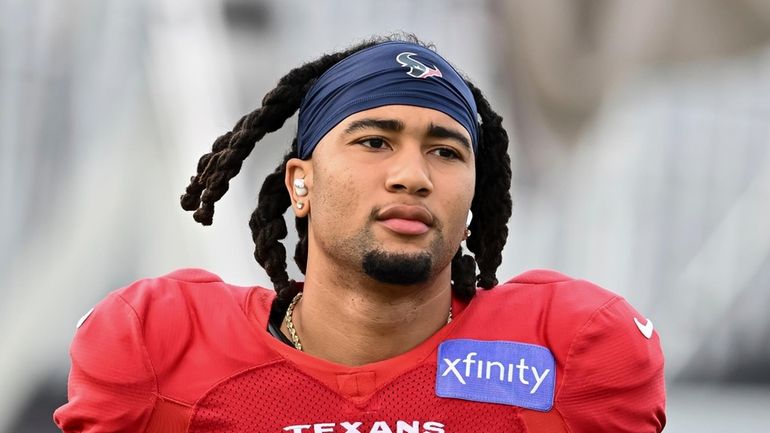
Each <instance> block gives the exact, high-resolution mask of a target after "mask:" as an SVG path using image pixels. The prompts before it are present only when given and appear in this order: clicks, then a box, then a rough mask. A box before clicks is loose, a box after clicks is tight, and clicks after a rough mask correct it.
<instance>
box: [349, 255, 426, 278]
mask: <svg viewBox="0 0 770 433" xmlns="http://www.w3.org/2000/svg"><path fill="white" fill-rule="evenodd" d="M362 266H363V270H364V273H366V275H368V276H370V277H372V278H373V279H374V280H376V281H379V282H381V283H385V284H396V285H401V286H409V285H412V284H418V283H424V282H426V281H428V278H430V273H431V269H432V267H433V259H432V257H431V255H430V254H429V253H427V252H422V253H417V254H403V253H402V254H399V253H387V252H384V251H382V250H374V251H369V252H367V253H366V254H364V260H363V262H362Z"/></svg>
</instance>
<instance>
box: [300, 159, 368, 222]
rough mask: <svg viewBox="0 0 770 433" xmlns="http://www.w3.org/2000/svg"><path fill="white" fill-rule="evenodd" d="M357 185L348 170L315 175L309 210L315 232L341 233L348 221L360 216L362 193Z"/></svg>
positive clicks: (358, 183)
mask: <svg viewBox="0 0 770 433" xmlns="http://www.w3.org/2000/svg"><path fill="white" fill-rule="evenodd" d="M319 174H320V176H318V175H319ZM359 185H360V182H356V179H355V177H354V176H353V174H352V173H350V172H349V171H337V172H335V173H334V175H329V173H325V172H323V171H322V172H321V173H317V175H316V177H315V178H314V197H313V199H314V200H313V204H312V207H311V210H310V213H311V219H312V220H313V223H314V225H315V228H316V230H324V231H325V230H332V231H335V232H341V231H344V229H345V228H346V227H349V226H350V225H351V224H349V222H352V221H351V220H352V218H353V217H355V216H356V215H357V214H358V213H360V210H359V207H361V199H362V197H363V194H362V193H361V191H360V190H359V188H358V187H359Z"/></svg>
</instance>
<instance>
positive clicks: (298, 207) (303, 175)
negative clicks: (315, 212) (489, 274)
mask: <svg viewBox="0 0 770 433" xmlns="http://www.w3.org/2000/svg"><path fill="white" fill-rule="evenodd" d="M298 179H302V180H303V181H304V183H305V188H304V191H303V190H302V189H301V188H297V187H296V186H295V184H294V182H295V181H296V180H298ZM284 183H285V184H286V190H287V191H289V196H290V197H291V207H292V209H294V215H296V216H297V218H304V217H306V216H307V215H308V214H309V213H310V197H311V195H312V194H311V191H312V188H311V187H312V185H313V164H312V163H311V162H310V161H303V160H301V159H297V158H292V159H290V160H288V161H287V162H286V177H285V178H284Z"/></svg>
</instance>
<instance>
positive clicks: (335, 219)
mask: <svg viewBox="0 0 770 433" xmlns="http://www.w3.org/2000/svg"><path fill="white" fill-rule="evenodd" d="M470 143H471V139H470V135H469V133H468V132H467V131H466V130H465V128H463V127H462V125H460V124H459V123H458V122H457V121H455V120H454V119H452V118H451V117H449V116H448V115H446V114H444V113H442V112H440V111H436V110H432V109H428V108H421V107H413V106H403V105H391V106H385V107H378V108H374V109H370V110H366V111H362V112H359V113H356V114H353V115H351V116H349V117H348V118H346V119H345V120H343V121H342V122H340V123H339V124H338V125H337V126H336V127H334V128H333V129H332V130H331V131H329V133H327V134H326V135H325V136H324V138H323V139H322V140H321V142H320V143H319V144H318V146H317V147H316V149H315V150H314V152H313V156H312V159H311V160H309V161H299V160H292V161H291V162H290V163H289V165H288V166H287V179H286V181H287V187H289V188H290V191H292V192H293V189H292V186H291V184H292V183H293V180H294V179H297V178H304V179H305V184H306V186H307V189H308V191H309V194H308V196H306V197H303V198H300V197H297V196H296V194H295V195H293V198H294V199H295V200H303V199H304V201H306V203H307V205H306V206H303V209H301V210H298V209H297V207H296V206H295V208H294V209H295V212H297V214H298V215H299V216H308V217H309V227H308V236H309V239H308V241H309V260H311V261H312V260H318V259H321V260H329V261H331V262H335V263H336V264H337V265H338V266H341V267H343V268H348V269H353V270H359V271H363V272H365V273H366V274H368V275H369V276H370V277H372V278H374V279H375V280H378V281H381V282H384V283H390V284H402V285H408V284H415V283H419V282H423V281H425V280H427V279H428V278H431V277H432V276H435V275H436V274H437V273H439V272H441V271H447V270H448V266H449V264H450V263H451V259H452V257H453V256H454V254H455V252H456V251H457V248H458V246H459V244H460V242H461V241H462V239H463V236H464V233H465V223H466V218H467V215H468V209H469V208H470V205H471V200H472V199H473V191H474V185H475V160H474V155H473V151H472V149H471V147H470ZM295 203H296V201H295Z"/></svg>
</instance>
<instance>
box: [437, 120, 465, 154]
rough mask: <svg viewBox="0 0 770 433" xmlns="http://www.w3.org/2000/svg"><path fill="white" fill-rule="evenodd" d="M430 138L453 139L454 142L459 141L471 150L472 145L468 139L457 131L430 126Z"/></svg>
mask: <svg viewBox="0 0 770 433" xmlns="http://www.w3.org/2000/svg"><path fill="white" fill-rule="evenodd" d="M428 137H433V138H451V139H453V140H456V141H458V142H459V143H460V144H462V145H463V146H465V147H466V148H468V149H470V148H471V143H470V142H469V141H468V139H467V138H466V137H465V136H464V135H463V134H461V133H460V132H458V131H457V130H454V129H449V128H445V127H443V126H438V125H434V124H432V123H431V125H430V128H428Z"/></svg>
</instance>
